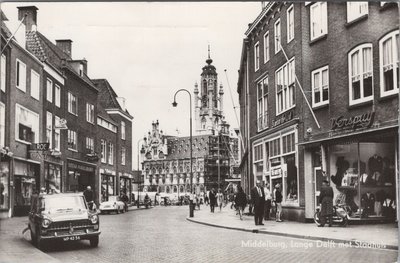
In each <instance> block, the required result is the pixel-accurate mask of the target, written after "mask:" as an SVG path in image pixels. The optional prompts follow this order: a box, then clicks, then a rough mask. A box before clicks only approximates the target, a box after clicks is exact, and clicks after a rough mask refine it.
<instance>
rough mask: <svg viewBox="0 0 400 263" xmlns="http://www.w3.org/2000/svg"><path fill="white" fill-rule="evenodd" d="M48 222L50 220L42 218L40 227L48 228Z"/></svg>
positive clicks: (49, 222)
mask: <svg viewBox="0 0 400 263" xmlns="http://www.w3.org/2000/svg"><path fill="white" fill-rule="evenodd" d="M50 224H51V221H50V220H49V219H47V218H45V219H43V221H42V227H44V228H48V227H49V226H50Z"/></svg>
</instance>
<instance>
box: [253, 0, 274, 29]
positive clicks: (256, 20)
mask: <svg viewBox="0 0 400 263" xmlns="http://www.w3.org/2000/svg"><path fill="white" fill-rule="evenodd" d="M275 3H276V2H274V1H271V2H268V4H267V5H266V6H265V7H264V8H263V10H262V11H261V13H260V14H259V15H258V16H257V18H256V19H255V20H254V22H253V23H251V24H250V26H249V28H248V29H247V30H246V33H245V35H246V36H249V35H250V34H251V32H252V31H253V29H254V28H256V27H257V25H258V24H259V23H260V21H261V20H262V19H263V18H264V16H265V15H266V14H267V13H268V11H270V10H271V8H272V6H273V5H274V4H275Z"/></svg>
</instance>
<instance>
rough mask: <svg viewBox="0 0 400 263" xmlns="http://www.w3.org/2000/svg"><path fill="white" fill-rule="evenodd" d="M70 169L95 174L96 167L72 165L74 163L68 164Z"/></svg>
mask: <svg viewBox="0 0 400 263" xmlns="http://www.w3.org/2000/svg"><path fill="white" fill-rule="evenodd" d="M68 168H71V169H75V170H81V171H85V172H94V170H95V168H94V167H90V166H86V165H83V164H77V163H72V162H68Z"/></svg>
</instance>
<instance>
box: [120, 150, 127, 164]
mask: <svg viewBox="0 0 400 263" xmlns="http://www.w3.org/2000/svg"><path fill="white" fill-rule="evenodd" d="M125 159H126V149H125V147H122V148H121V164H122V165H125Z"/></svg>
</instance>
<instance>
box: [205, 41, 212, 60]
mask: <svg viewBox="0 0 400 263" xmlns="http://www.w3.org/2000/svg"><path fill="white" fill-rule="evenodd" d="M206 63H207V64H208V65H210V64H211V63H212V59H211V57H210V44H208V59H207V60H206Z"/></svg>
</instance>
